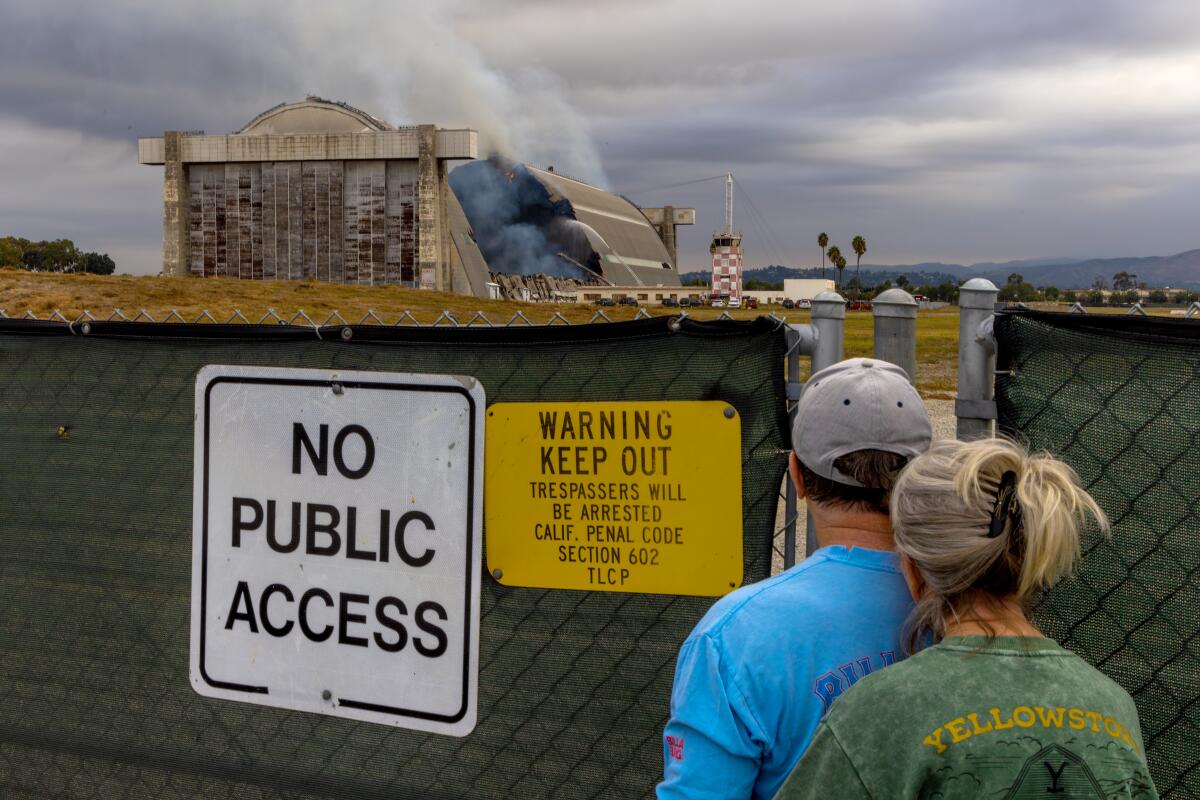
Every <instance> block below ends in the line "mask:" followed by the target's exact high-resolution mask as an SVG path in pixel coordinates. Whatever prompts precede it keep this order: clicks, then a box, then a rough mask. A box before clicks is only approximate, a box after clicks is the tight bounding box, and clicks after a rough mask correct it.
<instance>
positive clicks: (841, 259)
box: [837, 253, 846, 293]
mask: <svg viewBox="0 0 1200 800" xmlns="http://www.w3.org/2000/svg"><path fill="white" fill-rule="evenodd" d="M837 269H838V282H837V286H838V292H839V293H840V292H841V291H842V272H843V271H844V270H845V269H846V257H845V256H844V255H842V254H841V253H838V257H837Z"/></svg>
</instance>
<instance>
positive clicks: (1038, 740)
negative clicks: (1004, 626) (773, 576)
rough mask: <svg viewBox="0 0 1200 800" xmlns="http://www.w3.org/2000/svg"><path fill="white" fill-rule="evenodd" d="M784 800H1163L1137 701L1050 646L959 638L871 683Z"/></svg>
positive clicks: (861, 685)
mask: <svg viewBox="0 0 1200 800" xmlns="http://www.w3.org/2000/svg"><path fill="white" fill-rule="evenodd" d="M776 797H777V798H782V799H783V800H797V799H798V798H809V797H820V798H835V797H836V798H839V800H840V799H841V798H867V797H869V798H878V799H879V800H885V799H886V800H891V798H904V797H928V798H941V799H942V800H950V799H951V798H976V797H986V798H996V800H1002V799H1003V800H1009V799H1012V800H1015V799H1016V798H1033V797H1037V798H1044V799H1045V800H1050V798H1056V800H1072V799H1073V798H1085V797H1086V798H1098V799H1099V800H1113V798H1149V799H1153V798H1157V797H1158V793H1157V792H1156V791H1155V789H1154V784H1153V782H1152V781H1151V780H1150V773H1149V770H1148V769H1147V767H1146V756H1145V752H1144V747H1143V745H1142V732H1141V727H1140V726H1139V725H1138V718H1137V709H1136V708H1135V707H1134V705H1133V700H1131V699H1130V697H1129V695H1128V694H1126V693H1125V691H1124V690H1122V689H1121V687H1119V686H1117V685H1116V684H1115V683H1113V682H1112V681H1111V680H1109V679H1108V678H1107V677H1105V676H1104V675H1102V674H1101V673H1100V672H1098V671H1096V670H1095V669H1094V668H1092V667H1091V666H1089V665H1088V664H1087V663H1086V662H1085V661H1084V660H1083V659H1081V658H1079V657H1078V656H1076V655H1074V654H1072V653H1069V652H1067V651H1066V650H1063V649H1062V648H1061V647H1059V646H1058V645H1057V644H1055V643H1054V642H1053V641H1051V640H1049V639H1037V638H1021V637H1007V636H1005V637H998V638H996V639H995V640H993V641H992V642H991V643H990V644H989V643H988V640H987V639H986V638H985V637H983V636H954V637H950V638H947V639H945V640H944V641H942V642H941V643H940V644H938V645H935V646H933V647H930V648H928V649H926V650H923V651H921V652H920V653H918V654H917V655H915V656H913V657H912V658H909V659H908V660H906V661H902V662H900V663H899V664H896V665H895V666H891V667H888V668H887V669H885V670H882V671H881V672H877V673H875V674H873V675H868V676H867V677H865V678H863V679H862V680H861V681H859V682H858V684H857V685H856V686H854V688H852V689H851V690H850V691H848V692H847V693H846V694H845V695H843V696H842V697H841V699H839V700H838V701H837V702H836V703H835V704H834V706H833V708H832V709H831V710H830V712H829V714H828V715H827V716H826V717H825V720H824V721H823V722H822V723H821V725H820V727H819V728H818V729H817V733H816V736H815V738H814V739H813V743H812V746H811V747H810V748H809V750H808V751H807V752H806V753H805V754H804V757H803V758H801V759H800V762H799V763H798V764H797V765H796V768H795V770H794V771H793V772H792V774H791V776H790V777H789V778H788V779H787V781H786V782H785V783H784V785H783V788H781V789H780V791H779V794H778V795H776Z"/></svg>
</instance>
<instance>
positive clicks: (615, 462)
mask: <svg viewBox="0 0 1200 800" xmlns="http://www.w3.org/2000/svg"><path fill="white" fill-rule="evenodd" d="M484 454H485V456H484V475H485V479H484V541H485V543H486V547H487V568H488V571H489V572H490V573H491V574H492V576H493V577H494V578H495V579H496V580H498V581H499V582H500V583H502V584H505V585H506V586H531V587H539V588H547V589H587V590H592V591H610V592H646V593H653V594H685V595H702V596H716V595H722V594H725V593H727V592H730V591H732V590H733V589H734V588H736V587H737V586H739V585H740V584H741V582H742V459H741V420H740V418H739V417H738V415H737V412H736V411H735V410H734V408H733V406H731V405H729V404H728V403H723V402H720V401H694V402H619V403H497V404H495V405H493V406H491V407H490V408H489V409H488V414H487V427H486V447H485V448H484Z"/></svg>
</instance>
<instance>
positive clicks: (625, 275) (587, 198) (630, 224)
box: [524, 164, 680, 286]
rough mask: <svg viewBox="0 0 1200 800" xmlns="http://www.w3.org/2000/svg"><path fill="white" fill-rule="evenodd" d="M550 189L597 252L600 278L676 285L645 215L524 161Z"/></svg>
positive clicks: (612, 197) (619, 282)
mask: <svg viewBox="0 0 1200 800" xmlns="http://www.w3.org/2000/svg"><path fill="white" fill-rule="evenodd" d="M524 166H525V168H526V169H527V170H529V173H530V174H531V175H533V177H535V178H536V179H537V180H538V182H539V183H541V184H542V185H543V186H545V187H546V190H547V191H548V192H550V196H551V200H552V201H557V200H558V199H560V198H561V199H564V200H566V201H567V202H568V203H570V205H571V210H572V211H573V212H574V213H575V218H576V219H577V220H579V222H581V223H583V225H584V231H585V233H586V235H587V237H588V241H590V242H591V244H592V247H593V248H594V249H595V250H596V252H597V253H598V254H599V256H600V260H601V268H602V269H603V270H604V278H605V279H606V280H607V281H609V282H611V283H613V284H615V285H617V286H660V285H661V286H678V285H679V284H680V281H679V271H678V270H677V269H676V265H675V264H673V263H671V255H670V253H668V252H667V247H666V245H664V244H663V241H662V239H661V238H660V237H659V235H658V232H657V231H655V230H654V226H653V225H651V224H650V221H649V220H648V219H646V215H645V214H643V213H642V212H641V210H640V209H639V208H638V207H637V206H635V205H634V204H633V203H631V202H630V201H629V200H627V199H625V198H624V197H621V196H620V195H615V194H612V193H611V192H606V191H604V190H603V189H598V188H596V187H595V186H592V185H591V184H587V183H584V182H583V181H580V180H576V179H574V178H569V177H567V176H566V175H560V174H559V173H557V172H551V171H550V170H544V169H538V168H537V167H533V166H530V165H528V164H526V165H524Z"/></svg>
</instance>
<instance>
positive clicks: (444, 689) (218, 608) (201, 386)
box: [191, 366, 485, 736]
mask: <svg viewBox="0 0 1200 800" xmlns="http://www.w3.org/2000/svg"><path fill="white" fill-rule="evenodd" d="M484 405H485V402H484V395H483V389H482V387H481V386H480V385H479V384H478V382H476V381H474V380H473V379H470V378H459V377H455V376H441V375H409V374H398V373H397V374H393V373H372V372H354V373H347V372H340V373H330V372H325V371H322V370H292V369H278V368H260V367H228V366H208V367H205V368H204V369H202V370H201V371H200V374H199V375H198V376H197V382H196V437H195V454H194V459H195V461H194V463H195V492H194V503H195V509H194V520H195V521H194V534H193V570H192V648H191V660H192V670H191V678H192V685H193V687H194V688H195V689H196V691H197V692H199V693H200V694H202V695H205V696H209V697H214V698H220V699H222V700H240V701H244V702H251V703H259V704H263V705H275V706H280V707H283V708H289V709H296V710H302V711H311V712H317V713H324V714H333V715H337V716H344V717H350V718H353V719H358V720H363V721H368V722H377V723H381V724H390V725H398V726H401V727H409V728H415V729H419V730H425V731H432V732H437V733H447V734H451V735H457V736H463V735H466V734H467V733H469V732H470V730H471V729H472V728H473V727H474V724H475V714H476V687H477V671H478V631H479V625H478V618H479V573H478V564H479V548H480V535H479V532H480V522H481V499H482V477H481V474H480V472H481V465H482V446H483V442H482V436H483V432H482V424H481V420H480V414H481V413H482V409H483V408H484Z"/></svg>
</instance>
